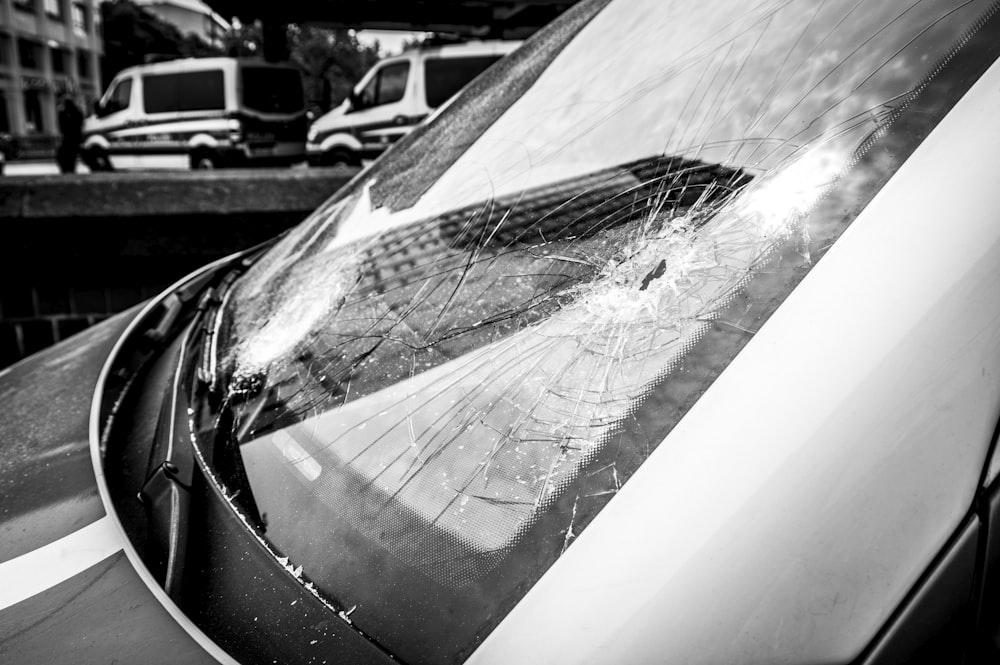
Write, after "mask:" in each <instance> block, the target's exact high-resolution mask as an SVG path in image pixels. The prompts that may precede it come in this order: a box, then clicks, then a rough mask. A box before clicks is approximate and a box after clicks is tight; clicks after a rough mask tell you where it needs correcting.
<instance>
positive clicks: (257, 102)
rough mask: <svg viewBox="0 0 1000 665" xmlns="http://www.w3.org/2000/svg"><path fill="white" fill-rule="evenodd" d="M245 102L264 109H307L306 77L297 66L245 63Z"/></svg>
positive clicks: (241, 80)
mask: <svg viewBox="0 0 1000 665" xmlns="http://www.w3.org/2000/svg"><path fill="white" fill-rule="evenodd" d="M240 72H241V76H240V83H241V95H242V100H243V106H244V107H246V108H248V109H250V110H252V111H259V112H260V113H299V112H301V111H303V110H305V96H304V94H303V90H302V77H301V76H300V75H299V72H298V71H297V70H295V69H291V68H285V67H265V66H258V65H244V66H242V67H241V68H240Z"/></svg>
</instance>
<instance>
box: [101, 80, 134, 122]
mask: <svg viewBox="0 0 1000 665" xmlns="http://www.w3.org/2000/svg"><path fill="white" fill-rule="evenodd" d="M130 99H132V79H131V78H127V79H122V80H121V81H119V82H118V83H117V84H116V85H115V87H114V89H113V90H112V91H111V92H110V93H109V94H108V101H107V102H106V103H105V104H104V113H105V114H110V113H117V112H118V111H124V110H125V109H127V108H128V105H129V100H130Z"/></svg>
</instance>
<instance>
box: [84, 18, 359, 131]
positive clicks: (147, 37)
mask: <svg viewBox="0 0 1000 665" xmlns="http://www.w3.org/2000/svg"><path fill="white" fill-rule="evenodd" d="M101 17H102V19H103V21H104V49H105V55H104V71H103V75H104V80H105V81H110V80H111V78H112V77H113V76H114V75H115V74H117V73H118V72H119V71H121V70H122V69H124V68H126V67H131V66H133V65H138V64H142V63H145V62H149V61H151V60H154V59H163V58H176V57H206V56H214V55H229V56H232V57H260V56H262V55H263V51H264V49H263V37H262V30H261V26H260V24H258V23H248V24H242V23H240V22H239V21H234V22H233V27H232V29H231V30H230V31H229V32H228V33H227V34H226V35H224V36H223V40H222V42H223V43H222V47H221V48H216V47H214V46H211V45H209V44H207V43H205V41H204V40H202V39H201V38H199V37H197V36H196V35H190V34H189V35H182V34H181V32H180V30H178V29H177V27H176V26H174V25H173V24H171V23H167V22H166V21H163V20H161V19H160V18H158V17H156V16H154V15H153V14H152V13H150V12H149V11H147V10H145V9H143V8H142V7H139V6H137V5H135V4H134V3H132V2H131V0H111V1H109V2H105V3H104V4H102V5H101ZM285 34H286V37H287V39H288V47H289V51H290V59H291V62H292V63H293V64H295V65H296V66H297V67H298V68H299V69H300V70H301V71H302V77H303V82H304V85H305V95H306V106H307V108H309V109H311V110H312V111H313V112H314V113H316V114H322V113H326V112H327V111H328V110H330V109H331V108H333V107H334V106H336V105H337V104H339V103H340V102H341V101H343V100H344V99H345V98H346V97H347V96H348V94H350V91H351V88H352V87H353V86H354V84H355V83H357V81H358V80H359V79H360V78H361V76H362V75H364V73H365V72H366V71H367V70H368V69H369V68H370V67H371V66H372V65H374V64H375V62H377V61H378V58H379V52H378V45H377V44H376V45H375V46H365V45H364V44H361V43H360V42H359V41H358V38H357V36H356V35H355V33H354V31H353V30H342V29H341V30H335V29H329V28H320V27H316V26H311V25H298V24H291V25H289V26H288V28H287V30H286V33H285Z"/></svg>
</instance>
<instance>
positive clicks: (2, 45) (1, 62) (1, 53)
mask: <svg viewBox="0 0 1000 665" xmlns="http://www.w3.org/2000/svg"><path fill="white" fill-rule="evenodd" d="M9 66H10V37H8V36H7V35H0V67H9Z"/></svg>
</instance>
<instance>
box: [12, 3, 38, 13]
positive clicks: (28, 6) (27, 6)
mask: <svg viewBox="0 0 1000 665" xmlns="http://www.w3.org/2000/svg"><path fill="white" fill-rule="evenodd" d="M14 9H16V10H18V11H22V12H28V13H29V14H34V13H35V0H14Z"/></svg>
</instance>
